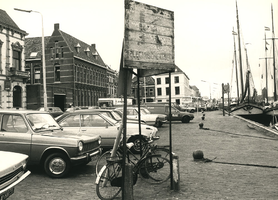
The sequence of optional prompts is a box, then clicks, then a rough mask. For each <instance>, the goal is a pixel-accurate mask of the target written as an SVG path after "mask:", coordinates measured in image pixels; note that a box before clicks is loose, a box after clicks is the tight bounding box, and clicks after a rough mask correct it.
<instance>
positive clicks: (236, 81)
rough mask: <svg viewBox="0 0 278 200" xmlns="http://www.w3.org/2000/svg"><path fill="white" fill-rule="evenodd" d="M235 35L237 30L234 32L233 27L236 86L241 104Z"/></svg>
mask: <svg viewBox="0 0 278 200" xmlns="http://www.w3.org/2000/svg"><path fill="white" fill-rule="evenodd" d="M235 35H237V33H236V32H234V28H233V38H234V52H235V55H234V56H235V69H236V87H237V104H239V87H238V70H237V57H236V42H235Z"/></svg>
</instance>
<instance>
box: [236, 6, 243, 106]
mask: <svg viewBox="0 0 278 200" xmlns="http://www.w3.org/2000/svg"><path fill="white" fill-rule="evenodd" d="M236 16H237V36H238V50H239V69H240V70H239V72H240V82H241V84H240V85H241V95H242V99H241V102H243V98H244V97H243V93H244V89H243V74H242V73H243V72H242V58H241V43H240V30H239V29H240V28H239V19H238V9H237V1H236Z"/></svg>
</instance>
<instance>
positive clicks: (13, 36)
mask: <svg viewBox="0 0 278 200" xmlns="http://www.w3.org/2000/svg"><path fill="white" fill-rule="evenodd" d="M26 35H27V33H26V32H25V31H23V30H21V29H20V28H19V27H18V26H17V25H16V23H15V22H14V21H13V20H12V19H11V18H10V16H9V15H8V14H7V13H6V11H4V10H1V9H0V104H1V107H2V108H5V109H7V108H8V109H9V108H18V109H20V108H26V80H27V79H28V73H26V72H25V62H24V61H25V57H24V55H25V54H24V53H25V52H24V50H25V49H24V45H25V36H26Z"/></svg>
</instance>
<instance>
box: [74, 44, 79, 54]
mask: <svg viewBox="0 0 278 200" xmlns="http://www.w3.org/2000/svg"><path fill="white" fill-rule="evenodd" d="M74 48H75V50H76V51H77V53H79V52H80V48H81V46H80V44H79V43H77V45H76V46H75V47H74Z"/></svg>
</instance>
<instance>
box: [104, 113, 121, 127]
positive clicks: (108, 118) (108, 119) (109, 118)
mask: <svg viewBox="0 0 278 200" xmlns="http://www.w3.org/2000/svg"><path fill="white" fill-rule="evenodd" d="M100 116H102V118H104V119H105V120H106V121H109V122H110V123H112V124H113V125H115V124H117V123H119V122H117V121H116V120H114V119H112V118H111V117H108V116H107V115H104V114H103V113H101V114H100Z"/></svg>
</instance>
